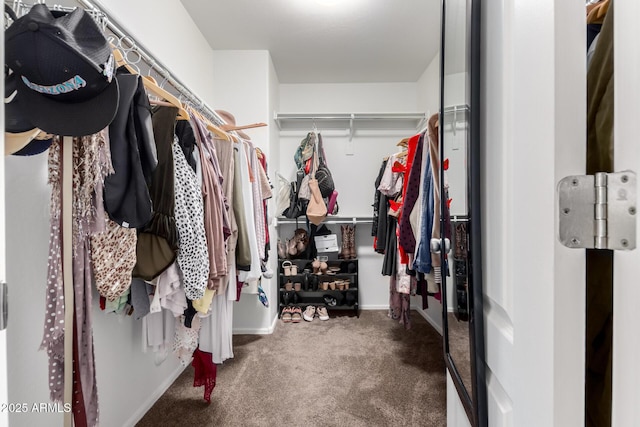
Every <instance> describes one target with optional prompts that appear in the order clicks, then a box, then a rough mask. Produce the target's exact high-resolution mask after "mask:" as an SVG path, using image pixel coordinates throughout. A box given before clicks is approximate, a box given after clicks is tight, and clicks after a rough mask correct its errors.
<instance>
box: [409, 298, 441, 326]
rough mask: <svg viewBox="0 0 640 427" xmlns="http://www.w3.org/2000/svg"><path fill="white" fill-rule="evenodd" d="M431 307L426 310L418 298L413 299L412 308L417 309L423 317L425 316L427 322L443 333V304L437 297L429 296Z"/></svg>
mask: <svg viewBox="0 0 640 427" xmlns="http://www.w3.org/2000/svg"><path fill="white" fill-rule="evenodd" d="M428 301H429V307H428V308H427V309H426V310H423V309H422V308H421V307H420V306H419V305H418V304H419V303H418V300H417V299H413V298H412V301H411V303H412V304H411V308H413V309H414V310H415V311H417V312H418V313H419V314H420V315H421V316H422V317H424V318H425V320H426V321H427V322H429V324H430V325H431V326H433V329H435V330H436V331H437V332H438V333H439V334H440V335H442V334H443V331H442V304H441V303H440V301H438V300H436V299H435V298H432V297H429V298H428Z"/></svg>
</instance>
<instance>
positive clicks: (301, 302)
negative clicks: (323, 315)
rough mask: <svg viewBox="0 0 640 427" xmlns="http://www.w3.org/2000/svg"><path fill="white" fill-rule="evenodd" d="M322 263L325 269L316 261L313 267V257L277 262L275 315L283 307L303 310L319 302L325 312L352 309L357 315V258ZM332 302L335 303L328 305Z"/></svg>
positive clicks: (280, 311) (357, 315)
mask: <svg viewBox="0 0 640 427" xmlns="http://www.w3.org/2000/svg"><path fill="white" fill-rule="evenodd" d="M289 263H290V264H289ZM324 263H325V264H324V265H323V267H326V268H322V269H319V268H318V267H317V262H316V265H315V266H314V260H308V259H292V260H286V259H280V260H279V261H278V264H279V267H278V268H279V271H278V283H279V292H278V294H279V295H278V301H279V315H280V314H281V313H282V310H283V309H284V308H285V307H287V306H298V307H300V308H301V309H302V310H304V308H305V307H306V306H307V305H321V306H325V307H326V308H327V310H329V311H345V310H346V311H353V313H354V314H355V315H356V317H360V311H359V297H358V292H359V291H358V260H357V259H338V260H327V261H324ZM294 266H295V268H294ZM314 270H316V272H314ZM293 273H296V274H293ZM346 282H348V288H347V284H346ZM325 288H326V289H325ZM334 301H335V305H332V303H333V302H334Z"/></svg>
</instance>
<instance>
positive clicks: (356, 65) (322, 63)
mask: <svg viewBox="0 0 640 427" xmlns="http://www.w3.org/2000/svg"><path fill="white" fill-rule="evenodd" d="M181 1H182V3H183V5H184V6H185V8H186V9H187V11H188V12H189V14H190V15H191V16H192V17H193V20H194V21H195V23H196V25H197V26H198V28H199V29H200V31H201V32H202V33H203V34H204V36H205V37H206V38H207V40H208V42H209V44H210V45H211V47H212V48H213V49H222V50H225V49H240V50H243V49H266V50H269V51H270V52H271V58H272V59H273V63H274V65H275V68H276V71H277V73H278V79H279V80H280V83H355V82H360V83H362V82H415V81H417V80H418V79H419V78H420V76H421V75H422V73H423V72H424V70H425V69H426V68H427V66H428V65H429V63H430V62H431V60H432V59H433V57H434V56H435V55H436V53H437V52H438V50H439V44H440V4H441V3H440V0H181Z"/></svg>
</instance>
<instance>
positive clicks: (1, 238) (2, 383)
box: [0, 13, 9, 427]
mask: <svg viewBox="0 0 640 427" xmlns="http://www.w3.org/2000/svg"><path fill="white" fill-rule="evenodd" d="M0 24H1V27H0V28H2V29H3V31H2V32H1V34H0V46H4V13H2V17H1V18H0ZM0 56H1V58H0V59H2V63H3V64H4V50H2V55H0ZM0 93H2V94H3V95H2V96H3V97H4V77H3V78H2V79H0ZM0 123H2V130H3V132H2V134H1V135H0V155H2V156H4V154H2V153H4V102H2V103H1V104H0ZM4 230H5V229H4V159H2V160H1V161H0V283H2V282H4V281H5V280H6V278H7V276H6V269H5V258H4V255H5V232H4ZM0 291H1V290H0ZM0 299H2V298H1V297H0ZM1 310H2V307H0V311H1ZM0 315H1V313H0ZM0 323H1V322H0ZM8 402H9V397H8V395H7V331H6V329H5V330H2V331H0V427H4V426H7V425H9V418H8V417H9V415H8V411H6V410H4V408H3V406H2V405H5V404H7V403H8Z"/></svg>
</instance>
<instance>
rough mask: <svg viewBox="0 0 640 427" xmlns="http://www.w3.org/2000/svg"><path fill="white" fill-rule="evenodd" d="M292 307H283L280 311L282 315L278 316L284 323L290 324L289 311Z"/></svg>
mask: <svg viewBox="0 0 640 427" xmlns="http://www.w3.org/2000/svg"><path fill="white" fill-rule="evenodd" d="M292 308H293V307H285V308H283V309H282V314H280V318H281V319H282V321H283V322H284V323H289V322H291V309H292Z"/></svg>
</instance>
